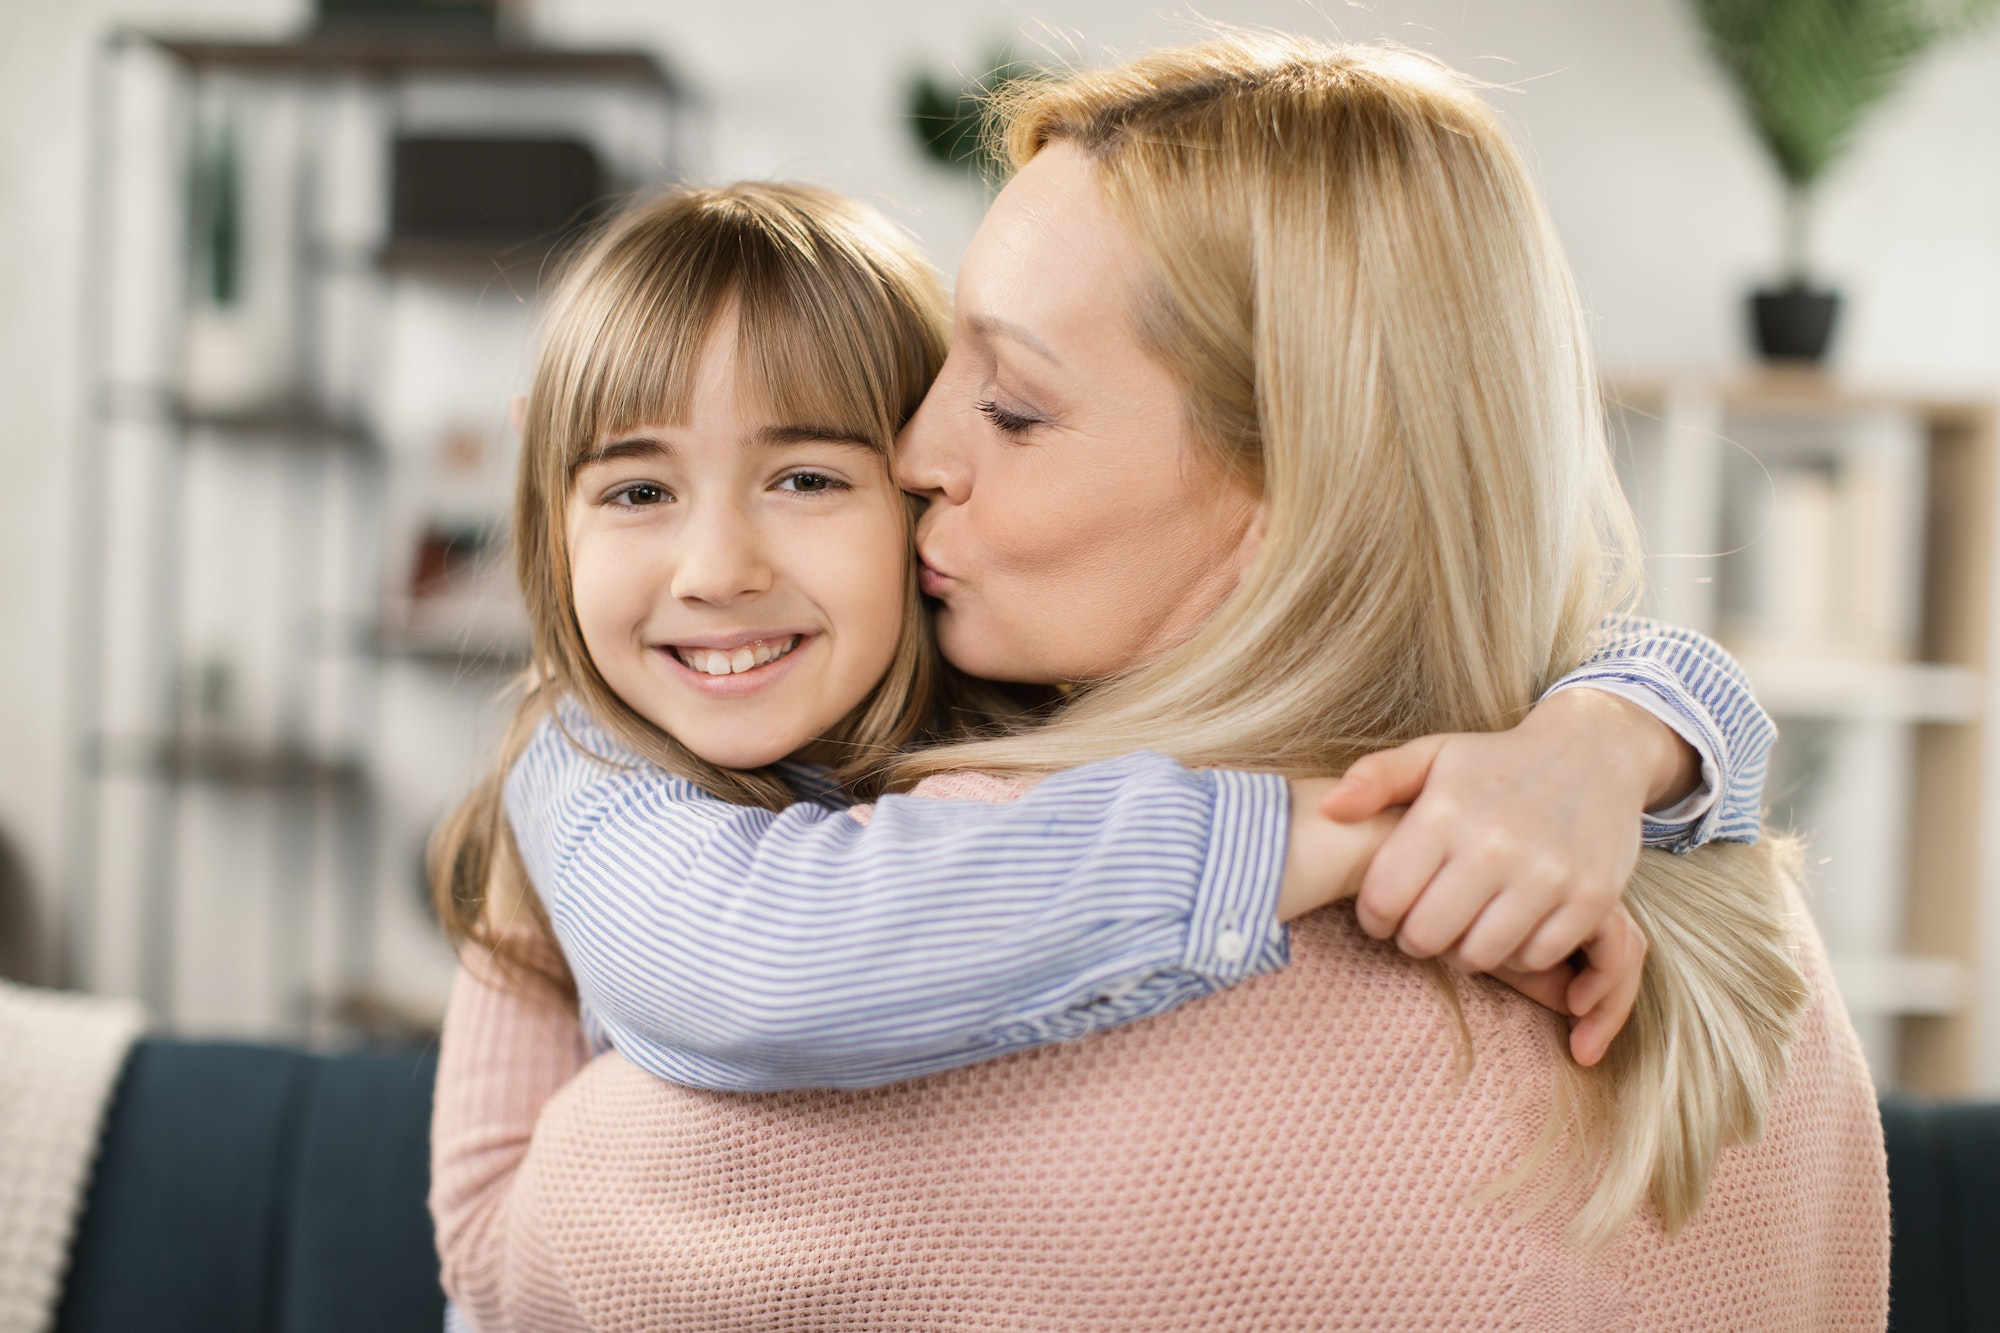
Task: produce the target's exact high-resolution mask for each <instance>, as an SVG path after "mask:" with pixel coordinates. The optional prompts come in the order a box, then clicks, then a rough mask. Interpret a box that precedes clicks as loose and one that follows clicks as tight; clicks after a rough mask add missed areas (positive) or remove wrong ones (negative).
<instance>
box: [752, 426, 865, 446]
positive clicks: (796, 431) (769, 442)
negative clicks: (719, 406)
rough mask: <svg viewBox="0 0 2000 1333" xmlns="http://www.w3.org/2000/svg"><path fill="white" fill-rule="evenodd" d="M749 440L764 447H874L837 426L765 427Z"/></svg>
mask: <svg viewBox="0 0 2000 1333" xmlns="http://www.w3.org/2000/svg"><path fill="white" fill-rule="evenodd" d="M750 438H751V439H752V440H753V441H754V442H756V443H757V444H761V445H765V446H783V445H787V444H847V445H853V446H854V447H856V448H859V449H868V450H873V449H874V447H875V446H874V445H872V444H870V443H868V441H867V440H865V439H863V438H862V437H861V435H860V434H859V433H858V432H855V431H851V430H842V429H840V428H839V427H838V426H806V425H796V426H766V427H764V428H763V429H762V430H760V431H758V432H757V433H756V434H755V435H753V436H751V437H750Z"/></svg>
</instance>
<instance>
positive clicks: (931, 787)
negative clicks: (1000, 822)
mask: <svg viewBox="0 0 2000 1333" xmlns="http://www.w3.org/2000/svg"><path fill="white" fill-rule="evenodd" d="M1037 781H1039V779H1038V778H1035V777H1030V776H1027V775H1024V774H1020V773H981V772H978V771H975V770H966V771H964V772H958V773H934V774H932V775H931V776H930V777H927V778H925V779H924V780H923V781H922V782H919V783H918V784H917V785H916V786H914V787H912V788H911V789H910V793H909V794H910V795H912V796H920V797H923V798H924V799H926V800H932V801H1018V800H1019V799H1021V797H1023V796H1025V795H1026V794H1027V793H1028V792H1029V791H1030V790H1031V789H1032V788H1033V787H1034V785H1035V783H1036V782H1037Z"/></svg>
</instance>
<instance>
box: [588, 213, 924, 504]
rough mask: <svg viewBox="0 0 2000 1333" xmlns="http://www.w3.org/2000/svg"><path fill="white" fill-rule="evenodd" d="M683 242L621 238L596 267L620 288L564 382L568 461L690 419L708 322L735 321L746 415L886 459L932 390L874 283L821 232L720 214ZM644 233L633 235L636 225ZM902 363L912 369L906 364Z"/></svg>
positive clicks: (912, 340)
mask: <svg viewBox="0 0 2000 1333" xmlns="http://www.w3.org/2000/svg"><path fill="white" fill-rule="evenodd" d="M717 212H718V213H724V214H725V215H724V216H716V215H715V214H710V215H709V216H708V217H707V218H706V219H704V220H708V221H711V222H712V224H713V225H711V226H709V227H706V228H701V229H699V230H700V231H701V232H702V233H705V234H702V235H699V236H697V237H694V238H690V239H688V240H687V241H685V242H684V243H682V244H679V245H672V246H662V245H660V244H658V242H657V239H656V238H652V237H648V236H645V235H643V234H638V233H629V234H627V235H626V236H624V237H621V238H619V240H618V241H617V242H615V243H614V244H613V245H612V246H611V248H610V250H609V252H608V253H606V254H605V255H604V256H603V259H602V261H601V264H602V271H603V273H604V276H605V277H606V278H608V279H610V281H608V282H605V283H602V284H594V285H598V286H599V288H600V290H602V291H606V292H616V293H617V296H616V298H615V299H609V300H606V301H604V302H602V303H601V304H598V305H597V308H596V309H594V310H593V309H590V308H589V306H590V305H591V304H592V303H591V302H589V301H588V300H586V301H584V302H582V303H581V306H580V308H578V309H576V310H573V311H572V312H571V315H572V317H573V318H579V317H580V318H581V319H583V320H585V321H587V327H586V328H584V329H579V330H578V332H579V334H580V335H581V336H580V337H579V338H578V340H577V343H576V346H577V350H578V352H579V353H580V355H579V356H578V358H577V361H576V364H575V365H574V366H573V368H572V373H571V374H570V375H568V376H566V378H567V379H568V380H569V383H570V385H571V386H573V389H574V393H575V398H574V400H573V410H572V411H571V412H570V413H568V414H567V415H568V418H569V420H570V421H572V422H574V423H575V426H576V431H575V436H574V438H572V439H571V441H570V449H569V459H568V462H569V466H570V467H571V469H572V470H573V469H574V468H575V467H576V466H577V464H578V463H579V462H580V461H581V460H582V458H583V457H584V456H585V455H586V454H588V452H589V451H590V450H591V449H592V448H593V447H595V445H596V444H597V443H599V442H600V441H602V440H603V439H604V438H605V437H606V436H608V435H613V434H617V433H619V432H622V431H627V430H631V429H634V428H636V427H639V426H644V425H651V424H664V425H674V424H679V423H684V422H686V421H687V420H688V419H689V416H690V409H691V408H692V406H693V402H692V400H693V395H694V378H695V373H696V370H697V367H698V366H699V364H700V360H701V353H702V350H703V349H704V347H705V346H706V345H707V343H708V339H709V336H710V334H711V332H712V331H713V330H714V328H715V325H716V321H718V320H719V319H722V318H724V317H725V316H726V315H728V314H729V312H730V311H731V310H732V309H733V310H734V311H735V315H736V319H737V334H736V349H735V350H736V357H737V367H738V374H737V388H738V392H739V393H740V394H744V395H747V396H748V397H747V401H745V402H744V403H743V404H742V406H743V407H745V408H746V409H762V410H763V411H764V412H766V413H768V414H769V415H770V416H771V417H772V418H773V419H775V420H777V421H779V422H782V423H786V424H793V425H809V426H812V427H814V428H816V429H820V430H825V431H828V432H831V433H833V434H837V435H839V436H842V437H845V438H850V439H854V440H857V441H860V442H863V443H866V444H868V445H871V446H873V447H874V448H876V449H878V450H881V451H883V452H885V453H886V452H887V450H888V448H889V444H890V441H891V439H892V438H893V437H894V435H895V432H896V430H897V429H898V427H900V426H901V424H902V420H901V418H902V416H905V415H907V414H908V412H909V411H910V410H911V409H912V408H913V407H914V405H915V401H916V399H917V398H918V397H920V396H921V394H922V392H923V390H924V389H925V388H926V387H927V386H928V380H929V369H928V367H927V366H926V365H925V364H924V363H923V360H922V357H921V354H920V353H918V354H917V355H915V356H914V357H913V356H912V355H911V354H910V353H909V352H907V351H906V350H905V349H906V348H909V347H911V346H913V345H919V346H920V345H921V344H920V336H921V334H920V327H919V324H918V321H917V320H916V319H914V318H912V316H911V314H910V313H908V312H906V311H904V310H903V309H902V304H903V303H902V302H900V301H898V300H896V299H895V298H894V297H893V296H892V295H891V294H890V293H889V292H887V291H885V290H884V287H883V284H882V281H881V278H880V277H879V276H878V275H876V274H874V273H872V272H868V271H865V270H862V269H860V268H858V267H857V266H856V265H854V264H853V263H852V262H851V257H850V256H848V255H847V254H845V253H843V252H842V250H841V248H840V247H838V246H836V245H833V244H832V243H830V242H829V241H828V240H827V239H826V238H824V237H818V236H812V235H809V234H808V235H804V236H801V235H798V234H796V232H795V231H794V229H791V228H782V227H777V226H774V225H772V220H771V219H766V218H763V217H759V216H756V215H754V214H751V213H748V212H747V211H745V210H740V209H730V210H717ZM641 230H642V231H643V229H641ZM905 361H911V362H913V364H911V365H907V366H906V365H904V364H903V363H904V362H905Z"/></svg>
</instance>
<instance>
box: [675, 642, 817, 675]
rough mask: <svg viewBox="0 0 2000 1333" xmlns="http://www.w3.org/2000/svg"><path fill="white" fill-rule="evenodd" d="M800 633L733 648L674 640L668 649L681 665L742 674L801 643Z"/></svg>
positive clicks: (713, 672) (707, 671)
mask: <svg viewBox="0 0 2000 1333" xmlns="http://www.w3.org/2000/svg"><path fill="white" fill-rule="evenodd" d="M800 637H801V636H800V635H797V634H786V635H782V636H779V637H776V638H763V639H752V640H751V641H750V642H748V643H743V644H738V645H736V646H735V647H732V648H712V647H708V646H706V645H703V644H688V643H672V644H668V645H667V649H668V651H669V652H671V653H673V655H674V656H675V657H677V658H679V659H680V662H681V665H682V666H685V667H687V668H689V669H690V670H694V671H699V672H701V673H702V674H703V675H708V676H731V675H734V676H740V675H742V674H743V673H744V672H746V671H754V670H755V669H756V668H758V667H760V666H764V665H766V664H767V663H770V662H775V661H777V660H778V659H779V658H781V657H784V656H786V655H787V654H789V653H790V652H791V651H792V650H793V649H794V648H796V647H798V646H799V640H800Z"/></svg>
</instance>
